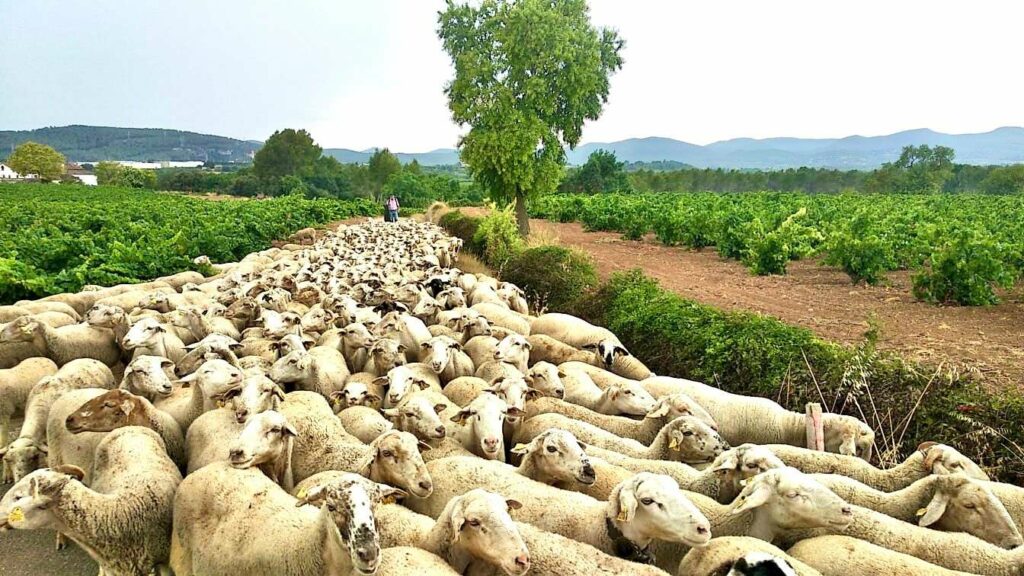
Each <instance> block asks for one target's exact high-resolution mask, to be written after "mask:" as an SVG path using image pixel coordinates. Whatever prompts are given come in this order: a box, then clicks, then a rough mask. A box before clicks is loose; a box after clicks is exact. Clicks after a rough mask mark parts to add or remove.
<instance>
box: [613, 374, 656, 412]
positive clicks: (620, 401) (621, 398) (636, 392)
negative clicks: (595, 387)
mask: <svg viewBox="0 0 1024 576" xmlns="http://www.w3.org/2000/svg"><path fill="white" fill-rule="evenodd" d="M604 398H605V401H606V402H607V404H608V406H607V409H606V413H612V414H626V415H629V416H649V414H650V413H651V412H652V411H654V407H655V405H656V401H655V399H654V396H651V395H650V393H649V392H647V390H645V389H644V387H643V386H641V385H640V384H639V383H638V382H623V383H621V384H618V383H617V384H612V385H611V386H609V387H608V388H606V389H605V391H604ZM661 406H666V404H665V403H662V404H661Z"/></svg>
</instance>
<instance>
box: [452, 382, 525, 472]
mask: <svg viewBox="0 0 1024 576" xmlns="http://www.w3.org/2000/svg"><path fill="white" fill-rule="evenodd" d="M522 415H523V411H522V410H520V409H518V408H515V407H510V406H509V405H508V404H507V403H505V401H504V400H502V399H500V398H498V397H497V396H494V395H493V394H481V395H479V396H477V397H476V398H475V399H474V400H473V401H472V402H470V403H469V404H467V405H466V406H465V407H464V408H462V409H461V410H459V411H458V412H457V413H456V414H455V415H454V416H452V417H451V418H450V420H451V421H452V422H455V423H456V424H457V425H458V426H456V427H455V429H454V430H450V431H449V435H450V436H451V437H452V438H453V439H454V440H455V441H456V442H458V443H459V444H460V445H461V446H462V447H463V448H465V449H466V450H469V451H470V452H472V453H473V454H475V455H477V456H480V457H481V458H485V459H487V460H499V461H501V462H504V461H505V440H504V438H505V434H504V425H505V420H506V418H508V417H513V418H515V417H521V416H522ZM530 439H532V438H530ZM524 443H525V442H524Z"/></svg>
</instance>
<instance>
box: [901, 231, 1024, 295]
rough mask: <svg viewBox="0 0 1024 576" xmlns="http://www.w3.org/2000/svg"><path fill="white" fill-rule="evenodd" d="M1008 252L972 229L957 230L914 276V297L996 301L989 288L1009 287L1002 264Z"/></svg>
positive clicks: (1009, 279)
mask: <svg viewBox="0 0 1024 576" xmlns="http://www.w3.org/2000/svg"><path fill="white" fill-rule="evenodd" d="M1008 254H1009V250H1008V249H1007V248H1006V247H1005V246H1004V245H1003V244H1001V243H1000V242H997V241H995V240H992V239H990V238H985V237H982V235H981V234H979V233H978V232H976V231H973V230H959V231H956V232H953V233H952V237H951V238H950V240H949V241H947V242H946V244H945V245H944V246H942V247H941V248H939V249H938V250H937V251H935V252H933V253H932V255H931V257H930V258H929V259H928V265H927V266H926V267H925V268H924V269H923V270H921V271H920V272H918V273H917V274H915V275H914V278H913V282H914V296H915V297H917V298H919V299H921V300H927V301H929V302H943V303H956V304H962V305H967V306H984V305H988V304H995V303H997V302H999V298H997V297H996V294H995V291H994V290H993V286H1001V287H1004V288H1009V287H1011V286H1013V282H1014V274H1013V272H1011V271H1010V269H1009V267H1008V266H1007V265H1006V262H1005V258H1006V257H1007V256H1008Z"/></svg>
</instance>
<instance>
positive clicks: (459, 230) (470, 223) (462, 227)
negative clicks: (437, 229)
mask: <svg viewBox="0 0 1024 576" xmlns="http://www.w3.org/2000/svg"><path fill="white" fill-rule="evenodd" d="M480 222H481V219H480V218H474V217H473V216H466V215H465V214H463V213H462V212H460V211H458V210H455V211H454V212H449V213H447V214H445V215H444V216H441V219H440V220H438V221H437V223H438V224H439V225H440V226H441V227H442V228H444V229H445V230H446V231H447V232H448V233H449V234H451V235H452V236H455V237H456V238H460V239H461V240H462V242H463V245H464V246H465V247H466V248H467V249H468V250H470V251H471V252H475V253H477V254H482V253H483V249H482V247H481V246H479V245H477V244H476V243H475V242H474V240H473V238H474V237H475V236H476V231H477V229H478V228H479V227H480Z"/></svg>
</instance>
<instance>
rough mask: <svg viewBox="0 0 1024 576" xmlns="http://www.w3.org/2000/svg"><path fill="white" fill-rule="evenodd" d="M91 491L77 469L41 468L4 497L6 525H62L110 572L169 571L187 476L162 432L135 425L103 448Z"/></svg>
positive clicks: (1, 517)
mask: <svg viewBox="0 0 1024 576" xmlns="http://www.w3.org/2000/svg"><path fill="white" fill-rule="evenodd" d="M95 456H96V458H95V459H96V468H95V470H94V474H93V479H92V482H91V484H90V486H91V487H90V488H87V487H86V485H85V484H83V483H82V482H81V480H82V477H83V474H84V473H83V472H82V470H81V469H75V468H74V467H57V468H54V469H42V470H36V471H34V472H32V473H31V474H29V475H28V476H25V477H24V478H22V479H21V481H19V482H18V483H17V484H16V485H14V486H13V487H12V488H11V489H10V491H9V492H8V493H7V494H5V495H4V497H3V500H0V530H3V529H5V528H14V529H16V530H35V529H56V530H60V531H61V533H63V534H66V535H67V536H68V537H70V538H71V539H72V540H74V541H75V542H77V543H78V544H79V545H80V546H81V547H82V548H83V549H84V550H85V551H86V552H87V553H88V554H89V555H90V556H91V557H92V558H93V560H95V561H96V562H97V563H98V564H99V565H100V570H101V572H102V573H103V574H104V576H137V575H139V574H150V573H152V572H154V571H159V572H160V573H162V574H166V573H167V568H166V564H167V562H168V553H169V549H170V534H171V511H172V502H173V499H174V494H175V491H176V490H177V488H178V485H179V483H181V473H180V472H178V469H177V467H175V465H174V463H173V462H171V460H170V459H169V458H168V457H167V454H166V452H165V450H164V446H163V441H161V440H160V437H159V436H157V435H156V433H155V432H153V431H151V430H148V429H145V428H140V427H137V426H129V427H126V428H121V429H119V430H115V431H114V432H111V433H110V434H109V435H107V436H106V438H104V440H103V441H102V442H101V443H100V444H99V446H97V447H96V455H95Z"/></svg>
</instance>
